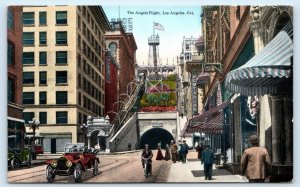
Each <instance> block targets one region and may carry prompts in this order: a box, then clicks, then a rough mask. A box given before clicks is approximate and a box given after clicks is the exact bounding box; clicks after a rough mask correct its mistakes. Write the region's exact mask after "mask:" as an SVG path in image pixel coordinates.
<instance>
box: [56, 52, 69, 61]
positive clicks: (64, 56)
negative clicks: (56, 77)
mask: <svg viewBox="0 0 300 187" xmlns="http://www.w3.org/2000/svg"><path fill="white" fill-rule="evenodd" d="M67 61H68V53H67V51H56V64H67V63H68V62H67Z"/></svg>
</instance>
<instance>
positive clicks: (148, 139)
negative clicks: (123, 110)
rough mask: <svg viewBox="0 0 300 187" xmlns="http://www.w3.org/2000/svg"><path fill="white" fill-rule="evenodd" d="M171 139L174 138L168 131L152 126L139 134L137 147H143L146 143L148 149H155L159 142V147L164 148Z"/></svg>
mask: <svg viewBox="0 0 300 187" xmlns="http://www.w3.org/2000/svg"><path fill="white" fill-rule="evenodd" d="M171 140H174V138H173V136H172V134H171V133H170V132H169V131H167V130H165V129H163V128H152V129H149V130H147V131H146V132H145V133H144V134H143V135H142V136H141V138H140V146H139V147H140V149H144V147H145V144H148V145H149V148H150V149H157V144H158V143H159V142H161V148H165V147H166V144H169V145H170V142H171Z"/></svg>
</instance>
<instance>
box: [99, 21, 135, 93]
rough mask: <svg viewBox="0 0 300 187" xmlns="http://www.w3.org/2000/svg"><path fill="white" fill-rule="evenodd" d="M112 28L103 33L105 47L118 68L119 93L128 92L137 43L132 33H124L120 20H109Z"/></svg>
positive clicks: (133, 73) (133, 75)
mask: <svg viewBox="0 0 300 187" xmlns="http://www.w3.org/2000/svg"><path fill="white" fill-rule="evenodd" d="M110 24H111V28H112V30H110V31H107V32H106V34H105V41H106V47H107V49H109V51H110V52H111V53H112V55H113V57H114V58H115V60H116V62H117V63H119V65H120V70H119V72H120V73H119V93H118V97H119V96H120V94H128V95H130V94H131V93H128V91H129V90H128V86H127V85H129V83H130V82H132V81H134V80H135V66H136V50H137V45H136V43H135V39H134V36H133V34H132V33H125V31H124V29H123V27H122V23H121V22H111V23H110Z"/></svg>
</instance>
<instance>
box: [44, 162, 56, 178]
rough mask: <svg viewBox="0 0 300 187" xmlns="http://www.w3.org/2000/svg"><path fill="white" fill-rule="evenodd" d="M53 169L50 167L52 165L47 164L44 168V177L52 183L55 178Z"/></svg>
mask: <svg viewBox="0 0 300 187" xmlns="http://www.w3.org/2000/svg"><path fill="white" fill-rule="evenodd" d="M53 171H54V169H53V168H52V166H51V165H50V164H49V165H48V166H47V169H46V177H47V180H48V181H49V182H50V183H52V182H53V180H54V179H55V174H54V173H53Z"/></svg>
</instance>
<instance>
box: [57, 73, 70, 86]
mask: <svg viewBox="0 0 300 187" xmlns="http://www.w3.org/2000/svg"><path fill="white" fill-rule="evenodd" d="M63 83H68V72H67V71H57V72H56V84H63Z"/></svg>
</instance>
